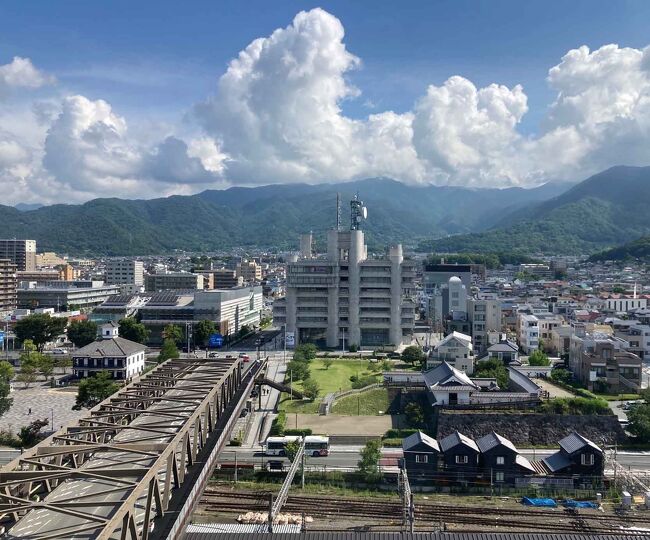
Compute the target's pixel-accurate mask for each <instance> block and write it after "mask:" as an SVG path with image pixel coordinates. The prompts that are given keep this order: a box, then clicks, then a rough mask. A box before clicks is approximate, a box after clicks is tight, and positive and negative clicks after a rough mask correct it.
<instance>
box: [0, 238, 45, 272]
mask: <svg viewBox="0 0 650 540" xmlns="http://www.w3.org/2000/svg"><path fill="white" fill-rule="evenodd" d="M0 259H9V260H10V261H11V262H12V263H14V264H15V265H16V267H17V269H18V270H23V271H24V270H27V271H34V270H36V240H16V239H15V238H14V239H8V240H0Z"/></svg>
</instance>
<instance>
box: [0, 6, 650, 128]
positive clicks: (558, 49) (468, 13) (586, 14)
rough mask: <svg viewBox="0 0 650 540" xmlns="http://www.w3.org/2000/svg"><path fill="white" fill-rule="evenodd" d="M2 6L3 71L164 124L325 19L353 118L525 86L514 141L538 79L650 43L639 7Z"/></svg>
mask: <svg viewBox="0 0 650 540" xmlns="http://www.w3.org/2000/svg"><path fill="white" fill-rule="evenodd" d="M401 4H403V5H400V6H399V7H396V6H397V5H398V4H397V3H396V2H388V1H373V2H370V1H368V2H349V1H342V2H318V3H313V2H289V1H273V2H269V1H250V0H247V1H246V2H224V1H209V0H207V1H184V2H178V1H168V0H156V1H139V2H133V1H124V0H121V1H111V2H95V1H88V0H84V1H71V0H67V1H64V2H51V1H35V0H31V1H29V2H25V1H12V0H4V1H3V2H2V3H1V4H0V61H8V60H10V59H11V57H12V56H14V55H19V56H25V57H29V58H31V59H32V61H33V62H34V63H36V64H37V65H39V66H40V67H41V68H42V69H44V70H46V71H49V72H51V73H55V74H56V76H57V78H58V79H59V81H60V82H61V84H63V85H65V86H66V87H69V89H70V90H71V91H74V92H80V93H83V94H84V95H87V96H88V97H91V98H99V97H101V98H104V99H107V100H108V101H109V102H111V104H113V106H114V107H115V108H117V109H119V110H121V111H125V112H127V111H128V112H131V113H133V114H139V113H143V112H150V113H151V114H154V113H155V114H156V115H170V116H172V117H173V116H175V115H178V114H179V111H181V110H182V109H184V108H186V107H190V106H191V105H192V104H193V103H195V102H196V101H198V100H201V99H203V98H204V97H205V96H206V95H207V94H209V93H210V91H211V90H212V89H213V87H214V85H215V83H216V80H217V77H218V76H219V75H221V74H222V73H223V71H224V70H225V68H226V65H227V63H228V62H229V61H230V59H231V58H233V57H234V56H235V55H236V54H237V53H238V52H239V51H240V50H242V49H243V48H244V47H245V46H246V45H247V44H248V43H250V42H251V41H252V40H253V39H255V38H257V37H260V36H266V35H268V34H270V33H271V32H272V31H273V30H274V29H276V28H280V27H285V26H287V25H288V24H289V23H290V21H291V20H292V18H293V17H294V15H295V14H296V13H297V12H298V11H300V10H306V9H311V8H313V7H317V6H320V7H323V8H324V9H326V10H327V11H329V12H330V13H332V14H333V15H335V16H336V17H338V18H339V19H340V20H341V22H342V23H343V25H344V27H345V31H346V35H345V43H346V44H347V48H348V50H349V51H350V52H352V53H353V54H355V55H357V56H358V57H360V58H361V60H362V68H361V69H359V70H355V71H354V72H352V73H351V74H350V75H349V79H350V80H351V82H352V83H353V84H354V85H355V86H357V87H358V88H359V89H360V90H361V91H362V95H361V97H360V98H359V99H354V100H346V101H345V102H344V104H343V109H344V111H345V112H346V114H348V115H350V116H353V117H360V116H365V115H366V114H368V113H369V112H372V110H373V108H372V105H374V106H375V108H376V109H380V110H385V109H392V110H395V111H398V112H403V111H405V110H407V109H409V108H410V107H412V105H413V102H414V101H415V100H416V99H417V98H418V97H419V96H420V95H421V94H422V93H423V91H424V89H425V88H426V86H427V85H428V84H431V83H434V84H440V83H442V82H443V81H444V80H445V79H447V78H448V77H449V76H451V75H462V76H463V77H467V78H468V79H470V80H472V81H473V82H474V83H475V84H476V85H477V86H484V85H487V84H490V83H492V82H497V83H500V84H505V85H507V86H513V85H515V84H522V85H523V86H524V90H525V92H526V94H527V95H528V99H529V107H530V110H529V112H528V113H527V114H526V115H525V117H524V119H523V121H522V129H523V130H524V131H535V130H536V129H537V126H538V123H539V120H540V118H541V116H542V115H543V112H544V109H545V107H546V106H547V105H548V104H549V103H550V102H551V100H552V98H553V92H552V91H550V90H549V88H548V85H547V83H546V81H545V78H546V73H547V71H548V69H549V68H550V67H551V66H553V65H555V64H556V63H557V62H558V61H559V59H560V58H561V56H562V55H563V54H564V53H565V52H566V51H568V50H570V49H573V48H575V47H578V46H580V45H588V46H589V47H590V48H591V49H594V48H598V47H600V46H601V45H604V44H607V43H617V44H619V45H621V46H626V47H637V48H642V47H644V46H645V45H647V44H648V41H650V30H649V29H650V2H648V1H647V0H640V1H631V0H628V1H624V0H623V1H615V2H613V1H611V0H610V1H607V0H572V1H571V2H565V1H541V0H537V1H535V0H533V1H521V0H519V1H511V0H508V1H504V0H490V1H487V0H483V1H480V0H469V1H468V0H449V1H430V2H404V3H401Z"/></svg>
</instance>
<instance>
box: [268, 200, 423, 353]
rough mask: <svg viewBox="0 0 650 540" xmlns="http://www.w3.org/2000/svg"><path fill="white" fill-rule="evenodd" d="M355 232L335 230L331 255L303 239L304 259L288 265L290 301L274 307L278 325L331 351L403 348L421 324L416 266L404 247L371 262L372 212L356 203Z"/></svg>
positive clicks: (300, 339)
mask: <svg viewBox="0 0 650 540" xmlns="http://www.w3.org/2000/svg"><path fill="white" fill-rule="evenodd" d="M351 210H352V220H351V221H352V225H351V229H350V230H349V231H340V230H336V229H335V230H331V231H329V232H328V235H327V254H326V256H324V257H313V256H312V255H311V250H310V249H309V248H308V246H307V242H306V241H305V240H303V242H301V244H302V246H301V247H302V250H301V258H300V259H298V258H297V257H294V259H295V260H293V261H290V262H289V263H288V266H287V293H286V297H285V298H282V299H278V300H276V302H275V303H274V319H275V322H276V324H286V329H287V333H288V335H289V338H290V336H291V335H293V336H294V338H295V343H296V344H298V343H305V342H312V343H316V344H317V345H320V346H327V347H343V346H345V347H349V346H350V345H358V346H361V347H377V346H381V345H389V344H392V345H395V346H399V345H401V344H403V343H410V341H411V336H412V334H413V328H414V322H415V301H414V300H413V297H414V295H415V287H414V284H413V278H414V277H415V268H414V265H413V263H411V261H407V260H404V256H403V254H402V246H401V245H396V246H392V247H390V249H389V251H388V256H386V257H383V258H378V259H369V258H368V252H367V247H366V245H365V243H364V234H363V231H362V230H360V223H361V220H362V219H363V218H364V217H365V214H366V211H365V208H364V207H363V205H362V203H361V201H359V200H358V199H357V198H355V199H353V200H352V202H351Z"/></svg>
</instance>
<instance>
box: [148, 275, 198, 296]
mask: <svg viewBox="0 0 650 540" xmlns="http://www.w3.org/2000/svg"><path fill="white" fill-rule="evenodd" d="M144 286H145V290H146V291H148V292H156V291H167V290H176V291H189V290H194V289H203V276H202V275H201V274H190V273H189V272H157V273H155V274H147V275H146V276H145V277H144Z"/></svg>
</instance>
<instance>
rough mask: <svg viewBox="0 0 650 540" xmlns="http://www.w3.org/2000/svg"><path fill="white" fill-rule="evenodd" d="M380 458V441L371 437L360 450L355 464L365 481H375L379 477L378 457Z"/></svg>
mask: <svg viewBox="0 0 650 540" xmlns="http://www.w3.org/2000/svg"><path fill="white" fill-rule="evenodd" d="M380 458H381V443H380V442H379V440H378V439H372V440H370V441H368V442H367V443H366V446H365V447H364V448H363V450H361V459H360V460H359V463H358V464H357V466H358V468H359V472H360V473H361V474H362V475H363V477H364V479H365V480H366V481H367V482H377V481H378V480H379V478H380V477H381V472H380V471H379V459H380Z"/></svg>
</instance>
